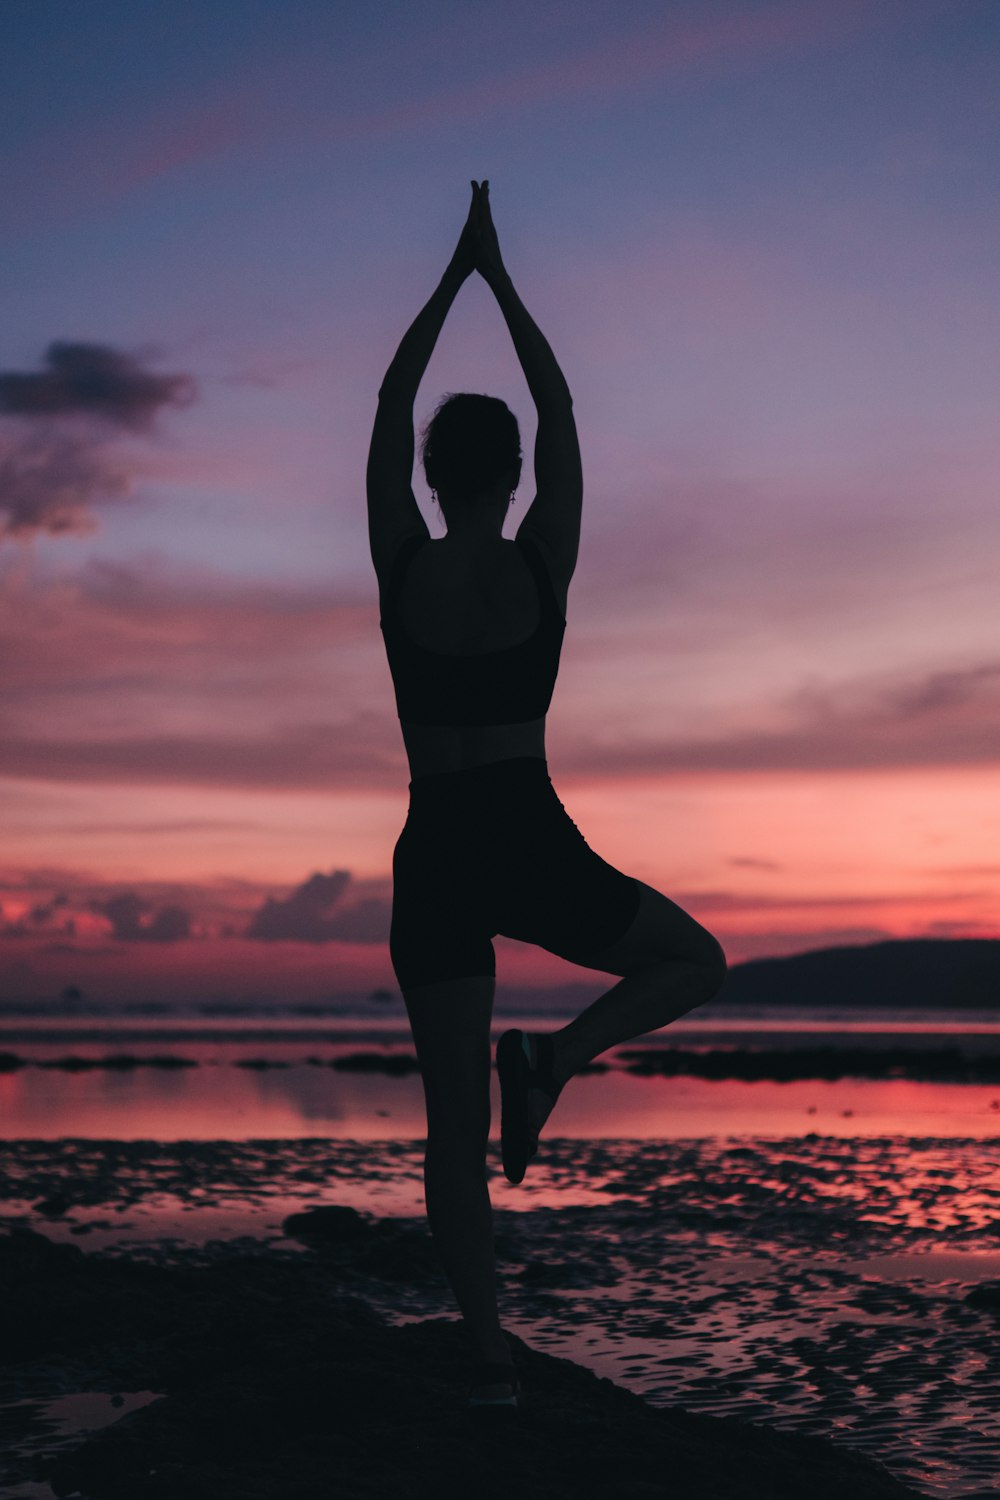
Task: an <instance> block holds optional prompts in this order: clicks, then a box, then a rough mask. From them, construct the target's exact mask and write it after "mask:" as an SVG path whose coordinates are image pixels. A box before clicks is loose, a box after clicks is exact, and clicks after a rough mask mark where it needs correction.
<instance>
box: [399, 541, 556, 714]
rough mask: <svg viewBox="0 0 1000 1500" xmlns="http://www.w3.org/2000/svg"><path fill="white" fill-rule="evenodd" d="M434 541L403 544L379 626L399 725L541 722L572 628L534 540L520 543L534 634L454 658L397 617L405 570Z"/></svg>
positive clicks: (406, 542) (517, 544)
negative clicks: (531, 581) (536, 614)
mask: <svg viewBox="0 0 1000 1500" xmlns="http://www.w3.org/2000/svg"><path fill="white" fill-rule="evenodd" d="M429 541H430V537H429V536H426V535H422V534H421V533H419V532H416V533H414V535H413V536H408V537H407V538H406V540H405V541H404V542H403V544H402V545H401V547H400V549H399V551H398V552H397V554H396V557H395V559H394V561H393V564H392V568H391V569H390V572H389V579H388V583H387V585H386V589H385V595H384V600H383V603H384V606H385V612H384V614H383V615H382V617H381V619H380V620H379V627H380V629H381V631H382V636H383V639H384V641H385V652H386V656H387V657H388V659H389V671H390V673H391V674H392V682H393V687H394V688H395V690H396V709H397V711H398V713H399V717H400V719H401V720H403V721H404V722H405V723H408V724H429V725H436V726H440V727H444V728H453V729H465V728H470V729H471V728H475V727H478V726H481V725H485V724H520V723H523V722H525V721H528V720H532V719H540V718H542V716H543V715H544V714H545V713H547V712H548V708H549V704H550V703H551V701H552V691H553V689H554V687H555V683H556V674H557V673H558V671H559V655H560V652H561V651H562V643H563V633H564V632H565V629H566V621H565V619H564V618H563V616H562V615H561V614H560V612H559V602H558V600H557V599H556V596H555V591H554V589H553V587H552V580H551V579H550V578H549V574H548V570H547V569H546V566H545V561H544V559H543V557H542V555H541V553H540V552H539V551H538V548H537V547H536V546H535V544H534V542H533V541H532V540H531V539H530V538H529V537H524V538H523V539H522V537H521V536H517V537H516V538H515V545H516V546H518V547H519V548H520V549H521V555H522V556H523V557H524V559H525V561H526V562H527V564H528V566H529V568H530V569H531V571H532V573H533V574H534V578H535V583H536V585H537V587H538V600H539V606H540V611H541V613H540V618H539V621H538V628H537V629H536V630H535V632H534V634H533V635H530V636H529V637H528V639H527V640H526V641H519V642H518V644H517V645H516V646H506V647H504V648H503V649H502V650H500V651H481V652H479V653H478V654H477V655H475V656H456V655H455V654H454V653H452V652H444V651H431V650H429V649H428V648H427V647H426V646H421V645H419V644H418V643H417V642H416V641H415V640H413V639H412V637H410V636H409V635H407V634H406V631H405V630H404V629H403V624H402V621H401V620H400V617H399V609H398V600H399V592H400V589H401V588H402V585H403V577H404V575H405V573H406V569H407V567H408V566H409V564H410V561H411V559H412V557H413V555H414V553H415V552H417V551H419V549H420V548H421V547H423V546H424V545H425V544H426V543H428V542H429Z"/></svg>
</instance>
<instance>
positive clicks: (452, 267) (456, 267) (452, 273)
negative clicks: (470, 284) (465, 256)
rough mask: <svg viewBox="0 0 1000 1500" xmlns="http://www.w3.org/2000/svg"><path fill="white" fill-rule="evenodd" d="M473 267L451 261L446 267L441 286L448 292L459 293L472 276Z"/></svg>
mask: <svg viewBox="0 0 1000 1500" xmlns="http://www.w3.org/2000/svg"><path fill="white" fill-rule="evenodd" d="M471 274H472V267H471V266H463V265H460V264H459V262H458V261H456V260H451V261H449V262H448V264H447V266H445V270H444V275H443V276H442V277H441V285H442V286H443V287H444V288H445V289H446V290H448V291H458V288H459V287H460V286H461V285H462V283H463V281H465V279H466V277H467V276H471Z"/></svg>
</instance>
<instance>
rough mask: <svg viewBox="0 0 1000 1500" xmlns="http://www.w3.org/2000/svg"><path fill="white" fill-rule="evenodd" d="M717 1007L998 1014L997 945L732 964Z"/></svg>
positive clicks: (974, 942)
mask: <svg viewBox="0 0 1000 1500" xmlns="http://www.w3.org/2000/svg"><path fill="white" fill-rule="evenodd" d="M718 999H719V1001H720V1002H722V1003H727V1002H735V1003H739V1004H741V1005H742V1004H759V1005H782V1004H789V1005H810V1006H812V1005H836V1006H838V1007H843V1006H852V1005H858V1006H898V1007H900V1008H908V1007H910V1006H934V1007H936V1008H948V1007H949V1006H954V1007H955V1008H956V1009H958V1008H965V1007H967V1008H973V1009H979V1008H988V1007H996V1008H997V1009H998V1011H1000V938H905V939H898V940H892V941H888V942H884V943H872V944H869V945H866V946H864V947H850V948H818V949H813V950H811V951H810V952H808V953H795V954H791V955H790V956H788V957H786V958H754V959H748V960H747V962H746V963H742V964H734V965H733V967H732V968H731V969H730V971H729V973H728V975H727V976H726V982H725V984H724V985H723V987H722V990H721V991H720V993H719V995H718Z"/></svg>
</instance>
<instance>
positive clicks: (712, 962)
mask: <svg viewBox="0 0 1000 1500" xmlns="http://www.w3.org/2000/svg"><path fill="white" fill-rule="evenodd" d="M709 943H710V944H711V956H710V958H709V960H708V967H709V969H710V971H711V974H712V978H713V980H714V982H715V988H716V990H720V989H721V988H722V983H723V980H724V979H725V977H726V975H727V973H728V972H729V964H728V962H727V960H726V955H725V953H724V952H723V949H722V944H721V943H720V942H719V940H718V939H717V938H714V937H711V936H710V937H709Z"/></svg>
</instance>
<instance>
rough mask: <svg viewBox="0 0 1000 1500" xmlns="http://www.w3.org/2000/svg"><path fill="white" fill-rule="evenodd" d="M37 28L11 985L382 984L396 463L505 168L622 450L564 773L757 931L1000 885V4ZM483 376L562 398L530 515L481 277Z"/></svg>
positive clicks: (598, 427) (7, 101)
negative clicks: (425, 316)
mask: <svg viewBox="0 0 1000 1500" xmlns="http://www.w3.org/2000/svg"><path fill="white" fill-rule="evenodd" d="M3 23H4V24H3V32H4V36H3V46H2V48H0V97H2V101H3V102H2V104H0V118H2V122H3V139H4V150H3V153H2V156H0V203H2V205H3V211H2V213H0V265H2V268H3V269H2V282H0V285H2V293H0V296H2V310H3V318H2V323H0V629H2V650H0V673H2V679H3V721H2V733H0V778H2V779H0V826H2V829H3V845H2V864H0V903H2V914H0V930H2V938H0V998H3V999H50V998H54V997H56V996H58V994H59V993H60V991H61V990H62V989H63V988H65V987H66V986H68V985H77V986H79V987H80V988H81V989H82V990H83V991H84V993H85V994H86V995H87V996H88V997H93V998H109V999H143V998H156V999H163V1000H169V999H171V998H177V997H180V996H183V997H185V998H189V997H197V996H204V997H206V998H226V999H229V998H233V999H238V998H243V997H259V998H276V999H280V998H285V999H288V998H291V999H296V998H302V999H317V998H324V997H327V996H334V995H337V994H339V993H343V992H346V991H367V990H369V989H371V988H373V987H378V986H385V987H387V988H390V989H395V979H394V976H393V974H392V969H391V966H390V963H389V956H388V941H387V940H388V927H389V910H390V902H391V876H390V861H391V856H392V848H393V844H394V842H395V839H396V837H397V835H398V833H399V830H400V828H401V826H402V823H403V819H404V817H405V812H406V797H407V780H408V771H407V766H406V758H405V755H404V751H403V745H402V740H401V737H400V732H399V727H398V723H397V721H396V718H395V709H394V702H393V696H392V685H391V680H390V677H389V671H388V667H387V665H386V662H385V657H384V652H383V646H382V640H381V636H380V634H379V629H378V597H377V589H376V580H375V575H374V571H373V569H372V564H371V559H370V557H369V554H368V532H367V516H366V508H365V489H364V477H365V464H366V459H367V451H368V442H369V437H370V433H371V424H372V420H373V417H374V412H375V403H376V396H377V392H378V388H379V385H380V383H381V380H382V376H383V375H384V373H385V369H386V366H387V364H388V362H389V360H390V359H391V357H392V355H393V353H394V351H395V349H396V346H397V344H398V341H399V339H400V338H401V336H402V334H403V332H404V331H405V329H406V327H407V326H408V324H409V323H410V321H411V320H412V318H413V317H414V316H415V314H416V313H417V311H418V310H419V308H420V307H421V306H422V304H423V303H424V301H425V300H426V299H427V297H428V296H429V295H430V293H431V292H432V291H433V289H434V287H435V285H436V283H437V281H438V279H439V277H440V275H441V272H442V271H443V269H444V267H445V264H446V263H447V261H448V259H449V257H450V255H451V253H452V250H453V249H454V246H455V243H456V241H457V239H458V235H459V232H460V230H461V227H462V223H463V221H464V219H465V215H466V212H467V209H468V200H469V181H470V179H471V178H477V179H481V178H483V177H488V178H489V180H490V196H491V199H492V204H493V212H494V218H495V221H496V224H497V230H498V234H499V238H500V244H501V247H502V250H503V253H504V257H505V260H506V263H507V266H508V269H509V271H510V273H511V276H512V277H513V280H514V283H515V286H516V287H517V289H518V291H519V292H520V294H521V296H522V297H523V299H524V301H525V303H526V305H527V306H528V308H529V310H530V311H531V312H532V314H533V315H534V316H535V318H536V319H537V321H538V323H539V324H540V326H541V328H542V330H543V332H544V333H545V334H546V336H547V337H548V339H549V341H550V343H551V345H552V347H553V349H554V351H555V353H556V355H557V357H558V358H559V360H560V363H561V365H562V368H563V371H564V373H565V375H566V378H567V380H568V382H569V385H570V388H571V390H572V392H573V397H574V407H575V414H576V420H577V426H578V430H579V435H580V444H581V451H582V455H583V466H584V490H585V493H584V521H583V535H582V543H581V548H580V557H579V565H578V568H577V572H576V576H575V578H574V581H573V584H572V588H571V591H570V598H569V611H568V629H567V635H566V643H565V646H564V649H563V659H562V661H563V664H562V671H561V674H560V678H559V682H558V684H557V687H556V691H555V696H554V699H553V704H552V708H551V711H550V714H549V720H548V729H547V748H548V757H549V765H550V771H551V774H552V778H553V782H554V784H555V786H556V789H557V791H558V792H559V795H560V796H561V798H562V800H563V802H564V803H565V805H566V807H567V810H568V811H569V813H570V815H571V816H572V817H573V819H574V820H575V821H576V822H577V823H578V824H579V826H580V828H581V830H582V831H583V833H584V835H585V836H586V838H587V839H588V841H589V842H590V843H591V845H592V846H593V847H594V848H596V849H597V851H598V852H599V853H601V854H602V855H603V856H604V857H605V858H606V859H608V860H610V861H612V862H613V863H614V864H616V865H618V866H619V867H620V868H622V869H624V870H626V871H627V872H629V873H630V874H633V875H636V876H638V877H639V878H640V879H642V880H645V881H647V882H649V883H650V884H652V885H655V886H657V887H658V888H659V889H660V890H662V891H664V892H666V893H667V894H668V895H670V896H671V897H672V898H673V899H675V900H677V901H679V902H681V903H682V904H683V905H684V906H686V907H687V908H688V909H689V910H690V911H691V912H692V913H693V914H694V915H695V916H696V917H698V918H699V920H701V921H703V922H705V923H706V924H707V925H708V926H709V927H711V929H712V930H713V931H714V932H716V933H717V934H718V936H719V937H720V939H721V940H722V942H723V944H724V946H725V948H726V951H727V953H728V954H729V957H730V959H731V961H733V962H736V961H738V960H740V959H743V958H747V957H752V956H756V955H763V954H778V953H789V952H795V951H799V950H803V949H807V948H815V947H820V946H827V945H831V944H837V943H856V942H872V941H876V940H878V939H880V938H883V937H891V936H920V935H956V936H962V935H968V936H998V935H1000V855H998V853H997V850H998V848H1000V644H998V631H997V626H998V617H1000V612H998V604H997V571H998V558H1000V505H998V503H997V502H998V484H997V478H998V473H1000V423H998V420H997V415H998V413H997V393H998V389H1000V298H998V291H997V268H998V259H997V247H998V245H1000V194H998V188H1000V181H998V177H1000V173H998V156H1000V148H998V139H1000V132H998V131H997V128H996V124H997V98H998V92H997V91H998V83H1000V78H998V74H1000V5H998V4H996V3H995V0H879V3H875V0H820V3H812V0H689V3H670V0H668V3H663V0H657V3H653V0H648V3H647V0H604V3H594V0H573V3H563V0H557V3H545V0H543V3H542V4H538V3H531V4H526V3H522V0H508V3H506V4H504V5H503V6H499V5H489V6H487V5H477V4H471V5H470V4H468V3H465V4H460V3H458V0H422V3H421V4H420V5H415V4H411V5H403V4H399V3H398V0H388V3H386V0H383V3H381V4H379V5H377V6H374V5H367V4H360V3H353V0H343V3H331V0H172V3H171V4H169V5H159V4H155V3H152V0H140V3H135V0H117V3H116V0H90V3H88V4H86V5H81V4H78V3H76V0H7V3H6V4H5V6H4V7H3ZM453 390H481V391H487V392H490V393H492V394H496V395H499V396H501V397H503V399H504V400H506V401H507V402H508V404H509V405H510V406H511V408H512V409H513V410H514V411H515V412H516V414H517V415H518V417H519V419H520V421H521V427H522V442H523V446H524V453H525V469H524V478H523V481H522V485H521V489H520V491H519V493H518V499H517V501H516V503H515V505H514V506H513V507H512V508H511V512H510V518H509V521H508V523H507V527H506V528H505V529H506V534H508V535H512V534H513V533H514V532H515V531H516V529H517V526H518V525H519V523H520V520H521V518H522V516H523V515H524V511H525V508H526V506H527V504H528V503H529V502H530V499H531V497H532V495H533V493H534V491H533V487H532V484H531V463H530V460H531V453H532V448H533V443H534V421H533V415H534V414H533V407H532V404H531V400H530V396H529V394H528V390H527V387H526V385H525V383H524V380H523V377H522V375H521V373H520V370H519V367H518V365H517V362H516V358H515V356H514V353H513V349H512V347H511V344H510V340H509V336H508V334H507V332H506V328H505V326H504V324H503V320H502V318H501V315H500V313H499V310H498V309H497V307H496V304H495V302H494V301H493V298H492V294H491V293H490V292H489V290H488V288H487V287H486V285H485V284H484V283H483V282H482V281H481V280H480V279H479V278H478V277H477V278H473V279H472V280H470V281H469V282H468V283H466V286H465V287H464V288H463V290H462V291H461V292H460V293H459V298H458V301H457V303H456V305H455V308H454V310H453V312H452V315H451V317H450V318H449V321H448V323H447V324H446V326H445V329H444V332H443V334H442V336H441V339H440V341H439V344H438V348H437V350H436V352H435V355H434V358H433V360H432V362H431V365H430V368H429V370H428V373H427V376H426V378H425V380H424V383H423V385H422V386H421V389H420V392H419V395H418V397H417V403H416V409H415V418H416V421H417V423H418V424H420V423H422V422H423V421H424V420H426V418H427V416H429V414H430V412H431V411H432V409H433V407H434V405H435V404H436V402H437V400H438V399H439V398H440V396H441V395H442V394H443V393H444V392H445V391H453ZM414 488H415V493H416V496H417V500H418V503H419V505H420V507H421V510H422V511H423V513H424V516H425V517H426V519H427V522H428V525H429V526H430V528H431V530H432V532H433V533H434V534H435V535H437V534H440V532H441V531H442V529H443V528H442V523H441V522H440V520H439V518H438V515H437V512H436V510H434V509H433V508H432V506H431V503H430V496H429V492H428V491H427V488H426V486H425V484H424V481H423V476H422V473H421V472H420V470H419V466H418V467H417V469H416V471H415V476H414ZM496 946H497V959H498V980H499V983H500V985H501V986H503V985H509V986H519V985H532V986H537V985H544V984H548V983H552V984H555V983H560V982H567V981H569V980H575V979H581V978H584V977H586V975H587V972H588V971H584V970H579V969H576V968H574V967H573V966H571V965H568V964H566V963H563V962H562V961H561V960H558V959H555V958H553V957H550V956H549V955H546V954H545V953H543V952H541V951H540V950H537V949H534V948H530V947H527V946H525V945H523V944H519V943H515V942H513V941H508V940H504V939H498V940H497V944H496Z"/></svg>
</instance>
